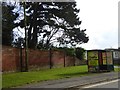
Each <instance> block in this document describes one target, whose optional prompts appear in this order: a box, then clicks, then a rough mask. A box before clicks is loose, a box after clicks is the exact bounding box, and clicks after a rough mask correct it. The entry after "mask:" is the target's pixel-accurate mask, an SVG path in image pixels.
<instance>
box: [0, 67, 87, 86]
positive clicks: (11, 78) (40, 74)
mask: <svg viewBox="0 0 120 90" xmlns="http://www.w3.org/2000/svg"><path fill="white" fill-rule="evenodd" d="M87 74H88V69H87V65H82V66H73V67H65V68H55V69H49V70H42V71H31V72H18V73H7V74H3V76H2V78H3V79H2V87H3V88H10V87H16V86H21V85H24V84H29V83H33V82H34V83H35V82H40V81H45V80H54V79H60V78H70V77H74V76H83V75H87Z"/></svg>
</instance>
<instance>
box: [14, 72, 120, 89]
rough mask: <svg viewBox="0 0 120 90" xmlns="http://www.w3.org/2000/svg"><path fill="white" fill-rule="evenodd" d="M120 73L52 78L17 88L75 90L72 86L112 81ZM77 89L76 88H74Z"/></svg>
mask: <svg viewBox="0 0 120 90" xmlns="http://www.w3.org/2000/svg"><path fill="white" fill-rule="evenodd" d="M119 75H120V73H118V72H104V73H97V74H96V73H93V74H92V75H89V76H82V77H73V78H65V79H59V80H50V81H43V82H39V83H34V84H28V85H24V86H20V87H16V88H29V89H31V90H32V89H35V88H36V89H37V88H38V89H39V90H42V89H43V90H44V89H52V90H53V89H57V90H58V89H60V90H63V89H65V90H68V89H70V90H73V89H72V88H75V87H78V86H79V87H82V86H85V85H89V84H94V83H99V82H103V81H110V80H115V79H118V78H120V76H119ZM74 90H75V89H74Z"/></svg>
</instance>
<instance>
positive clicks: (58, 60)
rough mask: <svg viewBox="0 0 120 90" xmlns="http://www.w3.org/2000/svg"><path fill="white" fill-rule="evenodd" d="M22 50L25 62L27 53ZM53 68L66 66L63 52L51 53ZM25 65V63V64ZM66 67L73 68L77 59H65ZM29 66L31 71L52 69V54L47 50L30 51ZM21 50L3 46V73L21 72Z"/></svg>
mask: <svg viewBox="0 0 120 90" xmlns="http://www.w3.org/2000/svg"><path fill="white" fill-rule="evenodd" d="M24 51H25V50H24V49H23V50H22V52H23V55H22V58H23V60H24V58H25V53H24ZM51 52H52V55H51V56H52V57H51V62H52V68H57V67H63V66H64V53H63V51H53V50H52V51H51ZM23 63H24V62H23ZM65 64H66V65H65V66H73V65H74V64H75V59H74V58H73V57H69V56H66V57H65ZM28 66H29V70H34V69H43V68H50V53H49V51H47V50H42V51H40V50H32V49H29V50H28ZM20 68H21V67H20V49H18V48H13V47H8V46H3V47H2V71H3V72H4V71H20Z"/></svg>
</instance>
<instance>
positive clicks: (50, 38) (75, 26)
mask: <svg viewBox="0 0 120 90" xmlns="http://www.w3.org/2000/svg"><path fill="white" fill-rule="evenodd" d="M78 13H79V10H78V9H77V8H76V3H75V2H27V3H26V15H27V17H26V18H27V21H26V24H27V29H28V47H29V48H39V49H40V48H49V47H51V46H54V45H55V43H56V42H57V43H59V46H60V45H63V44H69V45H71V46H75V45H76V44H81V43H87V42H88V37H86V34H85V30H80V27H79V25H80V24H81V21H80V20H79V18H78V15H77V14H78ZM19 25H20V27H21V28H24V27H25V26H24V20H21V23H20V24H19ZM38 38H39V39H38Z"/></svg>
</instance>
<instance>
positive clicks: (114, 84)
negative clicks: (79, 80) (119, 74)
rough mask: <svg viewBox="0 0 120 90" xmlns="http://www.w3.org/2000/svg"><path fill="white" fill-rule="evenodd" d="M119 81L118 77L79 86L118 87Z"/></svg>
mask: <svg viewBox="0 0 120 90" xmlns="http://www.w3.org/2000/svg"><path fill="white" fill-rule="evenodd" d="M119 81H120V79H116V80H112V81H108V82H101V83H96V84H92V85H86V86H83V87H81V88H84V89H86V88H119V86H120V85H119Z"/></svg>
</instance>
